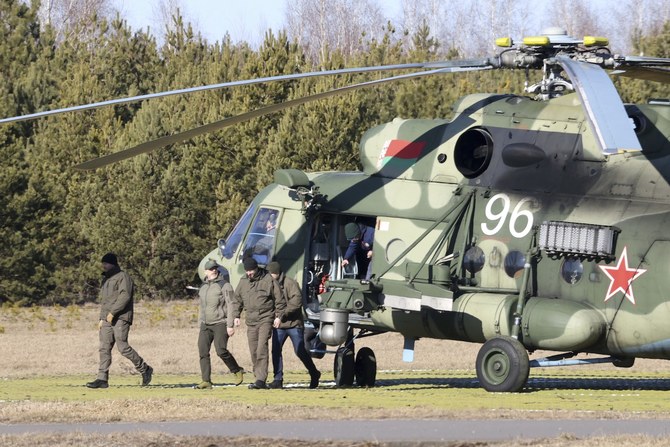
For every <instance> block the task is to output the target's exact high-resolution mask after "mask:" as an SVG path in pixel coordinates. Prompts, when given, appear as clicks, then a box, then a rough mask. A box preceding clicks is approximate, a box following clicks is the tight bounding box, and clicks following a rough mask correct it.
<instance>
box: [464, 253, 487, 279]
mask: <svg viewBox="0 0 670 447" xmlns="http://www.w3.org/2000/svg"><path fill="white" fill-rule="evenodd" d="M484 262H485V259H484V251H483V250H482V249H481V248H479V247H477V246H475V247H470V248H468V250H467V251H466V252H465V256H463V267H465V270H467V271H468V272H469V273H470V274H473V275H474V274H475V273H477V272H479V271H481V269H483V268H484Z"/></svg>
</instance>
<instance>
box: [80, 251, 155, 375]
mask: <svg viewBox="0 0 670 447" xmlns="http://www.w3.org/2000/svg"><path fill="white" fill-rule="evenodd" d="M102 270H103V272H102V276H103V280H102V287H101V288H100V302H101V304H102V305H101V307H100V320H99V321H98V332H99V336H100V368H99V370H98V377H97V378H96V379H95V380H94V381H93V382H88V383H87V384H86V386H87V387H89V388H107V387H108V386H109V385H108V378H109V367H110V366H111V365H112V348H113V347H114V344H116V347H117V348H118V350H119V352H120V353H121V355H123V356H124V357H125V358H127V359H128V360H130V361H131V362H133V365H135V369H137V371H138V372H139V373H140V374H142V386H147V385H149V383H150V382H151V376H152V374H153V372H154V370H153V368H152V367H151V366H149V365H148V364H147V363H146V362H145V361H144V359H142V357H140V355H139V354H138V353H137V351H135V350H134V349H133V348H132V347H131V346H130V345H129V344H128V333H129V332H130V326H131V325H132V324H133V292H134V291H133V280H132V279H130V276H129V275H128V274H127V273H126V272H124V271H121V268H120V267H119V263H118V262H117V259H116V255H115V254H114V253H107V254H106V255H105V256H103V257H102Z"/></svg>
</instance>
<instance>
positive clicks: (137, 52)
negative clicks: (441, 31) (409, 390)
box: [0, 0, 670, 305]
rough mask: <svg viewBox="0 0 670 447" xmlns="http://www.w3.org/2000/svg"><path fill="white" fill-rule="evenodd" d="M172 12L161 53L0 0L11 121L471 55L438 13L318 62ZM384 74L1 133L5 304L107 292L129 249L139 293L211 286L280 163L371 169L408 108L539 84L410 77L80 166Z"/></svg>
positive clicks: (65, 119) (144, 105) (386, 27)
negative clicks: (107, 270)
mask: <svg viewBox="0 0 670 447" xmlns="http://www.w3.org/2000/svg"><path fill="white" fill-rule="evenodd" d="M297 3H298V4H300V2H297ZM40 11H42V13H41V12H40ZM171 20H172V22H171V24H170V26H167V27H166V29H165V34H164V36H163V38H162V39H161V43H159V41H158V40H157V38H156V37H155V36H154V35H152V34H151V33H150V32H149V31H146V30H133V29H131V28H130V27H129V26H128V25H127V23H126V21H125V20H123V18H122V17H121V16H120V15H119V14H116V15H113V16H112V17H108V16H105V15H100V16H98V15H97V14H96V13H92V14H90V15H88V20H83V21H73V22H71V25H70V27H69V28H67V30H68V32H64V31H63V29H61V28H58V27H56V26H52V25H51V24H50V23H44V15H43V9H42V10H40V8H39V5H38V4H37V3H31V4H30V5H29V4H27V3H26V2H23V1H19V0H0V21H2V25H3V26H0V79H1V80H2V81H1V82H0V117H8V116H14V115H20V114H28V113H33V112H36V111H40V110H48V109H54V108H59V107H66V106H71V105H77V104H86V103H90V102H95V101H100V100H104V99H112V98H119V97H125V96H135V95H141V94H148V93H154V92H157V91H164V90H171V89H178V88H186V87H191V86H198V85H205V84H214V83H221V82H226V81H233V80H240V79H249V78H258V77H265V76H275V75H281V74H290V73H296V72H308V71H314V70H317V69H335V68H342V67H350V66H366V65H382V64H397V63H404V62H416V61H430V60H439V59H441V58H444V57H455V56H459V57H460V56H466V54H461V53H462V51H463V50H462V49H459V48H456V47H454V46H453V45H451V44H448V45H447V48H448V49H449V50H448V51H446V52H445V46H444V45H443V42H442V41H441V40H440V39H439V38H438V37H437V36H436V35H435V34H434V33H433V32H432V31H431V28H430V26H429V25H428V23H427V22H426V21H423V22H422V24H421V25H420V26H417V27H416V28H414V29H413V30H412V31H411V32H410V31H409V30H408V29H397V28H396V27H395V26H394V25H393V24H392V23H390V22H385V23H383V24H378V26H377V28H376V29H378V30H380V32H378V33H374V35H372V34H373V33H369V35H368V34H366V33H364V32H359V34H358V35H355V36H353V37H352V36H349V37H350V38H351V39H354V40H353V41H356V45H353V46H352V45H347V46H345V47H343V48H337V47H334V48H331V47H328V46H325V47H323V48H320V49H319V52H318V57H316V58H315V57H314V54H313V52H312V50H313V48H312V47H310V45H309V44H307V43H303V41H302V40H301V39H300V38H298V37H296V36H295V35H294V36H293V37H289V36H290V34H289V32H287V30H279V31H277V32H275V31H272V30H268V31H267V32H266V33H265V37H264V40H263V42H262V43H261V44H260V45H258V46H257V47H255V46H252V45H250V44H249V43H247V42H244V41H241V42H233V41H232V39H231V38H230V37H229V36H227V37H226V38H224V39H222V40H221V41H217V42H214V43H210V42H208V41H207V40H206V39H203V38H202V36H201V35H200V34H199V33H198V32H196V31H194V29H193V27H192V26H191V25H190V24H189V23H188V22H187V21H185V20H184V19H183V17H182V16H181V15H180V14H179V10H176V11H174V14H173V15H172V16H171ZM349 37H348V39H349ZM350 42H351V41H350ZM631 45H632V46H633V48H635V49H636V51H639V52H644V54H645V55H649V56H652V55H654V56H659V57H669V56H670V54H668V53H669V52H670V50H669V49H670V26H669V25H668V24H667V23H666V24H665V25H660V28H658V29H653V30H652V29H648V30H641V31H640V33H638V34H636V37H635V39H634V41H633V42H631ZM374 76H378V75H348V76H337V77H324V78H319V79H309V80H301V81H290V82H276V83H268V84H261V85H254V86H243V87H238V88H234V89H227V90H220V91H215V92H214V91H210V92H200V93H194V94H192V95H189V96H171V97H167V98H163V99H158V100H149V101H145V102H141V103H133V104H128V105H118V106H114V107H107V108H100V109H96V110H92V111H86V112H77V113H69V114H63V115H58V116H51V117H47V118H43V119H39V120H34V121H25V122H20V123H14V124H5V125H0V210H1V211H0V302H3V303H10V304H16V305H31V304H55V303H62V304H66V303H80V302H84V301H88V300H92V299H95V297H96V295H97V289H98V286H99V280H100V262H99V261H100V258H101V257H102V255H103V254H104V253H105V252H107V251H114V252H116V253H117V254H118V255H119V257H120V263H121V264H122V267H123V268H124V269H125V270H127V271H129V273H130V274H131V275H132V276H133V278H134V279H135V281H136V283H137V286H138V293H139V294H141V295H142V296H145V297H148V298H167V299H169V298H173V297H181V296H183V295H184V294H185V286H186V285H187V284H192V283H194V282H195V281H196V280H197V278H196V274H195V269H196V266H197V264H198V262H199V261H200V259H201V258H202V256H204V255H205V254H206V253H208V252H209V251H210V250H211V249H212V248H213V247H214V246H215V243H216V240H217V239H218V238H220V237H223V236H225V235H226V233H227V232H228V231H229V230H230V229H231V227H232V225H233V224H234V223H235V221H236V220H237V218H239V216H240V215H241V213H242V211H243V210H244V209H245V208H246V206H247V205H248V203H249V202H250V200H251V199H252V198H253V197H254V195H255V194H256V193H257V192H258V191H259V190H260V189H261V188H262V187H263V186H264V185H267V184H268V183H270V182H271V181H272V174H273V172H274V170H275V169H278V168H298V169H303V170H306V171H323V170H351V169H358V167H359V164H358V141H359V140H360V137H361V135H362V133H363V132H364V131H365V130H367V129H369V128H370V127H373V126H375V125H377V124H380V123H383V122H387V121H390V120H392V119H393V118H395V117H397V116H400V117H404V118H410V117H416V118H435V117H445V118H446V117H449V116H450V114H451V105H452V104H453V102H454V100H456V99H457V98H458V97H460V96H463V95H465V94H468V93H472V92H490V93H503V92H511V93H519V94H521V93H522V87H523V80H524V78H523V74H522V73H516V72H510V71H504V72H495V73H474V72H473V73H466V74H459V75H458V76H454V75H451V76H444V75H441V76H437V77H432V78H426V79H422V80H420V81H416V80H415V81H403V82H400V83H397V84H394V85H392V86H380V87H375V88H372V89H368V90H366V89H364V90H358V91H357V92H355V93H351V94H347V95H344V96H339V97H334V98H330V99H325V100H321V101H319V102H316V103H311V104H308V105H305V106H302V107H299V108H294V109H290V110H288V111H285V112H281V113H276V114H272V115H268V116H266V117H263V118H259V119H254V120H251V121H248V122H245V123H242V124H239V125H237V126H233V127H230V128H227V129H225V130H221V131H218V132H215V133H212V134H208V135H203V136H199V137H196V138H193V139H191V140H189V141H187V142H185V143H183V144H177V145H172V146H168V147H165V148H163V149H161V150H158V151H155V152H153V153H151V154H149V155H143V156H138V157H135V158H133V159H131V160H127V161H124V162H120V163H117V164H114V165H111V166H109V167H106V168H104V169H99V170H97V171H94V172H80V171H76V170H73V166H74V165H76V164H78V163H81V162H84V161H87V160H90V159H92V158H96V157H98V156H101V155H105V154H109V153H113V152H116V151H119V150H121V149H124V148H127V147H131V146H133V145H136V144H139V143H142V142H145V141H148V140H152V139H155V138H158V137H161V136H164V135H170V134H172V133H175V132H179V131H182V130H186V129H190V128H193V127H197V126H200V125H203V124H206V123H210V122H213V121H217V120H220V119H222V118H224V117H228V116H233V115H237V114H239V113H243V112H246V111H249V110H253V109H257V108H260V107H263V106H265V105H270V104H275V103H279V102H282V101H286V100H290V99H294V98H298V97H302V96H305V95H309V94H312V93H315V92H320V91H325V90H329V89H332V88H336V87H338V86H342V85H345V84H346V83H352V82H361V81H364V80H368V79H371V77H374ZM617 83H619V84H620V86H619V87H620V91H621V92H622V96H623V97H624V99H625V100H626V101H641V100H646V98H648V97H652V96H653V97H668V94H667V89H666V88H665V87H664V86H662V85H659V84H654V83H644V82H641V81H617Z"/></svg>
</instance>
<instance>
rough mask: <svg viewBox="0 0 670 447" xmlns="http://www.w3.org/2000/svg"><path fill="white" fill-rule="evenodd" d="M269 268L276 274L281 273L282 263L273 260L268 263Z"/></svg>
mask: <svg viewBox="0 0 670 447" xmlns="http://www.w3.org/2000/svg"><path fill="white" fill-rule="evenodd" d="M267 269H268V272H270V273H274V274H275V275H279V274H280V273H281V264H280V263H278V262H277V261H272V262H271V263H269V264H268V266H267Z"/></svg>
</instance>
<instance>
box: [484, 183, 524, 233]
mask: <svg viewBox="0 0 670 447" xmlns="http://www.w3.org/2000/svg"><path fill="white" fill-rule="evenodd" d="M499 201H500V202H502V209H501V210H500V211H499V212H494V211H493V207H494V205H495V204H496V203H497V202H499ZM530 201H531V199H530V198H528V197H525V198H523V199H521V200H519V203H517V204H516V206H515V207H514V209H513V210H512V214H511V215H510V218H509V232H510V234H511V235H512V236H514V237H515V238H522V237H524V236H525V235H527V234H528V233H529V232H530V229H531V228H533V213H531V212H530V210H522V209H521V207H522V206H523V204H524V203H526V202H530ZM509 208H510V200H509V197H508V196H507V194H502V193H501V194H496V195H495V196H493V197H491V200H489V202H488V203H487V204H486V210H485V213H486V219H487V220H488V221H490V223H491V224H492V225H494V226H493V228H490V227H489V225H488V224H489V222H482V232H483V233H484V234H485V235H487V236H493V235H494V234H496V233H498V232H499V231H500V229H501V228H502V227H503V225H505V219H506V218H507V214H508V213H509ZM519 219H522V220H521V224H523V219H525V221H526V226H525V227H523V229H522V230H521V231H517V226H518V224H519Z"/></svg>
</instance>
